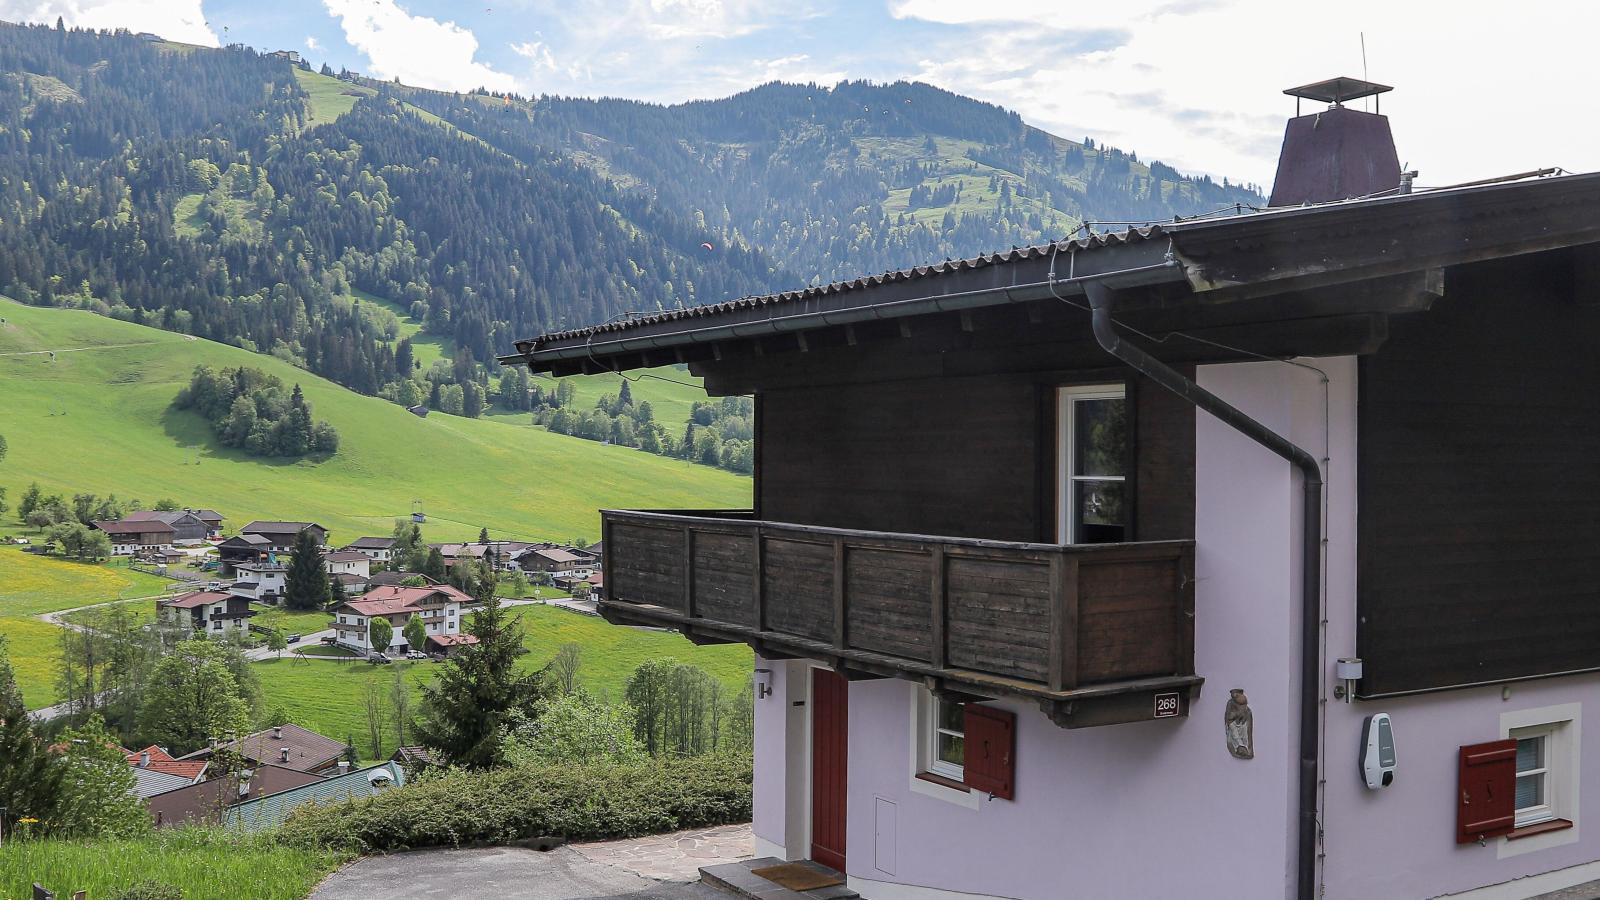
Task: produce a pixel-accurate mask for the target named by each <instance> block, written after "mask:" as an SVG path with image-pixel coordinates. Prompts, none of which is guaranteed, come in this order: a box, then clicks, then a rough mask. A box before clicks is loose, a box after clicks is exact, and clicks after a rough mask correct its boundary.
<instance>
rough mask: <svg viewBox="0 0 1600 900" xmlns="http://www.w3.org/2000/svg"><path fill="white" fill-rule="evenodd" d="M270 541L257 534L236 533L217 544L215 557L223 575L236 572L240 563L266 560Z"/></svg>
mask: <svg viewBox="0 0 1600 900" xmlns="http://www.w3.org/2000/svg"><path fill="white" fill-rule="evenodd" d="M271 544H272V541H271V539H270V538H267V537H265V536H263V535H259V534H236V535H234V536H233V537H230V538H228V539H227V540H225V541H222V542H221V543H219V544H217V559H218V561H219V562H220V563H221V570H222V574H223V575H224V576H228V577H233V576H234V575H236V574H238V567H239V564H240V563H258V562H266V561H267V557H268V556H269V555H270V550H269V548H270V547H271Z"/></svg>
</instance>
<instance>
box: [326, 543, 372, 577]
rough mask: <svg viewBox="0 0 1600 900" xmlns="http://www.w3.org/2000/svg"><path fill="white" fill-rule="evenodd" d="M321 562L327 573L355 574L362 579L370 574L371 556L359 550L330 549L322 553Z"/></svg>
mask: <svg viewBox="0 0 1600 900" xmlns="http://www.w3.org/2000/svg"><path fill="white" fill-rule="evenodd" d="M322 562H323V565H325V566H326V567H327V569H328V574H329V575H357V576H360V577H361V578H362V579H366V578H368V577H370V576H371V575H372V557H370V556H368V555H366V554H365V553H362V552H360V551H359V550H330V551H328V552H327V553H324V554H322Z"/></svg>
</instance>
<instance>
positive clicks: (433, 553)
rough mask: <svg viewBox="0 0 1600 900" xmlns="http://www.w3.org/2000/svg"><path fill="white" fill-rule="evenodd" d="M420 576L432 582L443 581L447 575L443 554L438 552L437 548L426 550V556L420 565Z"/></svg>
mask: <svg viewBox="0 0 1600 900" xmlns="http://www.w3.org/2000/svg"><path fill="white" fill-rule="evenodd" d="M422 574H424V575H426V576H428V577H429V578H432V579H433V580H434V581H444V578H445V575H447V574H448V573H447V572H446V571H445V564H444V554H443V553H440V552H439V548H438V547H430V548H428V556H427V558H426V559H425V560H424V561H423V563H422Z"/></svg>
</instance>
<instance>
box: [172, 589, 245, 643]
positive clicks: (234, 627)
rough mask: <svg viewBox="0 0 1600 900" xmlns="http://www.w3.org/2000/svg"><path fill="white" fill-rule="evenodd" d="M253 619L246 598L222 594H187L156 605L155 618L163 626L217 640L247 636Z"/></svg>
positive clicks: (219, 592) (207, 592)
mask: <svg viewBox="0 0 1600 900" xmlns="http://www.w3.org/2000/svg"><path fill="white" fill-rule="evenodd" d="M254 615H255V612H254V611H253V610H251V609H250V598H249V597H245V596H241V595H239V594H234V593H223V592H221V591H190V592H189V593H187V594H179V595H177V596H176V597H171V598H168V599H164V600H157V601H156V617H157V618H158V619H159V620H161V621H162V622H164V623H166V624H169V625H177V626H185V627H188V628H192V629H194V630H195V631H196V632H198V633H200V634H205V635H211V636H217V637H221V636H223V635H228V634H246V633H248V632H249V630H250V618H251V617H252V616H254Z"/></svg>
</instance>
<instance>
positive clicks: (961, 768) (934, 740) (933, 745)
mask: <svg viewBox="0 0 1600 900" xmlns="http://www.w3.org/2000/svg"><path fill="white" fill-rule="evenodd" d="M928 713H929V715H928V716H927V717H926V719H925V722H926V724H927V727H928V734H927V738H926V740H927V744H926V747H927V759H926V760H925V762H924V764H923V768H924V769H925V770H926V771H928V772H932V773H933V774H935V775H939V776H941V777H944V778H948V779H950V780H951V781H960V780H962V778H963V776H964V774H965V764H966V759H967V740H966V715H965V709H964V708H963V706H962V705H961V704H960V703H951V702H950V701H948V700H943V699H940V698H938V697H932V696H930V698H929V701H928Z"/></svg>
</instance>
